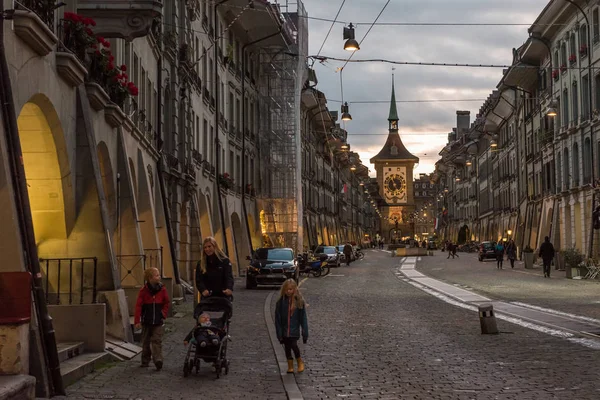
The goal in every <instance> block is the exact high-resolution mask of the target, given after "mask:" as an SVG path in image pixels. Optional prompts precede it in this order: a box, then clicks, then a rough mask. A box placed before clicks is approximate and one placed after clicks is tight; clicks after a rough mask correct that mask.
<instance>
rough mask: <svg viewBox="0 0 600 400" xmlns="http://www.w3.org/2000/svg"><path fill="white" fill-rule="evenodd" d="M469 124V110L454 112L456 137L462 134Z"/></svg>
mask: <svg viewBox="0 0 600 400" xmlns="http://www.w3.org/2000/svg"><path fill="white" fill-rule="evenodd" d="M470 125H471V112H470V111H457V112H456V131H457V133H458V137H460V136H462V135H463V133H464V132H466V131H467V130H469V126H470Z"/></svg>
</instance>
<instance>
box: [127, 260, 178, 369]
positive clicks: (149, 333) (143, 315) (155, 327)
mask: <svg viewBox="0 0 600 400" xmlns="http://www.w3.org/2000/svg"><path fill="white" fill-rule="evenodd" d="M144 279H145V280H146V284H145V285H144V287H143V288H142V289H140V292H139V293H138V297H137V302H136V304H135V320H134V322H135V327H136V329H139V328H140V327H141V328H142V367H147V366H148V365H149V364H150V358H152V359H153V360H154V365H156V370H157V371H160V370H161V368H162V366H163V357H162V337H163V333H164V332H163V322H164V320H165V319H166V318H167V313H168V312H169V303H170V301H169V295H168V294H167V289H165V287H164V286H163V284H162V283H160V273H159V272H158V269H156V268H148V269H147V270H145V271H144Z"/></svg>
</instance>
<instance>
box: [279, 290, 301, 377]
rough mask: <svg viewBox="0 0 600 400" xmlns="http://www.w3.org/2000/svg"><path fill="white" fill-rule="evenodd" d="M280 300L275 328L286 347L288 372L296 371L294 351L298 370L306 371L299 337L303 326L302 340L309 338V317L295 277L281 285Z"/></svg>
mask: <svg viewBox="0 0 600 400" xmlns="http://www.w3.org/2000/svg"><path fill="white" fill-rule="evenodd" d="M280 293H281V294H280V297H279V300H277V304H276V305H275V328H276V330H277V339H279V343H281V344H283V345H284V347H285V357H286V358H287V362H288V370H287V372H288V374H292V373H294V359H293V358H292V351H293V352H294V356H295V357H296V361H297V362H298V372H302V371H304V362H303V361H302V358H301V357H300V349H299V348H298V339H300V328H302V342H303V343H304V344H306V341H307V340H308V319H307V317H306V303H305V302H304V298H302V295H301V294H300V291H299V290H298V285H297V284H296V281H295V280H293V279H288V280H286V281H285V282H284V283H283V285H281V292H280Z"/></svg>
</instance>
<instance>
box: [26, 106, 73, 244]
mask: <svg viewBox="0 0 600 400" xmlns="http://www.w3.org/2000/svg"><path fill="white" fill-rule="evenodd" d="M17 125H18V128H19V139H20V142H21V149H22V153H23V164H24V168H25V177H26V179H27V185H28V192H29V202H30V206H31V214H32V219H33V226H34V233H35V241H36V243H37V244H38V251H39V250H40V248H39V247H40V246H41V247H43V245H44V244H47V243H48V242H49V241H52V240H66V239H67V237H68V235H69V232H70V230H71V229H72V228H73V225H74V222H75V210H76V207H75V198H74V195H73V192H72V189H71V188H72V184H71V181H70V179H71V176H72V175H71V170H70V166H69V160H68V155H67V148H66V143H65V137H64V132H63V129H62V125H61V123H60V121H59V119H58V115H57V114H56V110H55V109H54V106H53V105H52V104H51V103H50V101H49V99H48V98H47V97H45V96H43V95H36V96H34V97H32V99H31V100H30V101H29V102H27V103H26V104H25V105H24V106H23V108H22V109H21V112H20V113H19V116H18V119H17ZM65 247H66V246H65ZM57 250H58V249H54V250H51V252H52V253H55V254H56V253H57Z"/></svg>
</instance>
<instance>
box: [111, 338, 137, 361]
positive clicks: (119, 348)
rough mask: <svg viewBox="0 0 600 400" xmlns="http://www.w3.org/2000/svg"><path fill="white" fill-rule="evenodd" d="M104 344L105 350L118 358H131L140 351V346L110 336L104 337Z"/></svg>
mask: <svg viewBox="0 0 600 400" xmlns="http://www.w3.org/2000/svg"><path fill="white" fill-rule="evenodd" d="M104 346H105V349H106V351H108V352H110V353H111V354H112V355H113V356H115V357H116V358H118V359H120V360H131V359H132V358H133V357H135V356H137V355H138V354H139V353H141V352H142V348H141V347H140V346H137V345H135V344H133V343H128V342H125V341H123V340H121V339H117V338H113V337H110V336H109V337H107V338H106V342H105V345H104Z"/></svg>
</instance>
